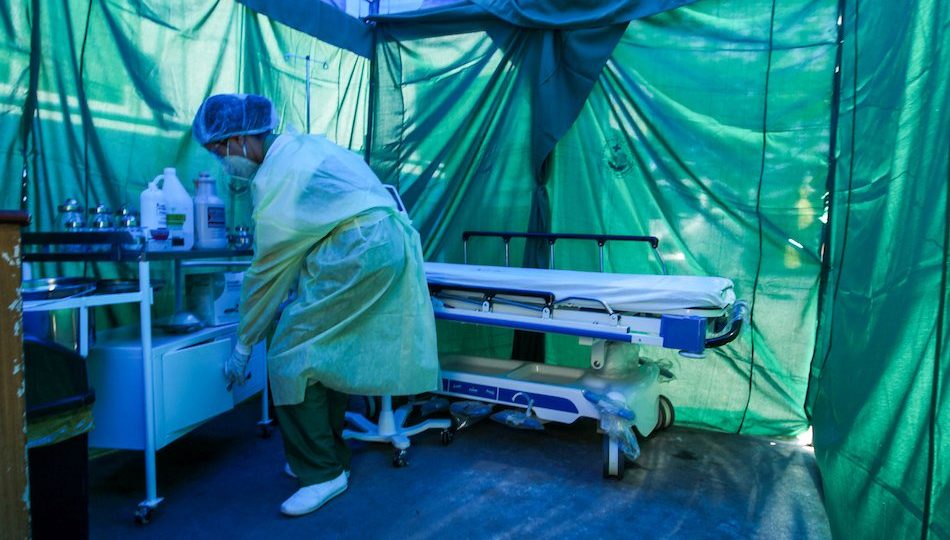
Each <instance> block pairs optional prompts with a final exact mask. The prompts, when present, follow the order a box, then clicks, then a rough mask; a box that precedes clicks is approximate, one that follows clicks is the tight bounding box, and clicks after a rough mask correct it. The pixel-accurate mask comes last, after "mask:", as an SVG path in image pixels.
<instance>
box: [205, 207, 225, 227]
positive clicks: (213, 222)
mask: <svg viewBox="0 0 950 540" xmlns="http://www.w3.org/2000/svg"><path fill="white" fill-rule="evenodd" d="M225 224H226V223H225V219H224V207H223V206H209V207H208V228H209V229H223V228H224V227H225Z"/></svg>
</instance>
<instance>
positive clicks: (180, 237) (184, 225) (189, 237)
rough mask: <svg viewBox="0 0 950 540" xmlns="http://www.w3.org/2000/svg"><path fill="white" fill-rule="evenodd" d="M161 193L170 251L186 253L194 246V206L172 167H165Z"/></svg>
mask: <svg viewBox="0 0 950 540" xmlns="http://www.w3.org/2000/svg"><path fill="white" fill-rule="evenodd" d="M158 178H163V179H164V181H163V183H162V192H163V193H164V194H165V224H166V226H167V227H168V240H169V243H170V246H169V248H168V249H170V250H172V251H187V250H189V249H191V248H192V247H194V245H195V206H194V203H193V202H192V200H191V196H190V195H188V191H187V190H185V186H183V185H181V182H180V181H179V180H178V176H177V175H176V174H175V168H174V167H166V168H165V172H164V174H162V175H161V176H158V177H156V180H157V179H158Z"/></svg>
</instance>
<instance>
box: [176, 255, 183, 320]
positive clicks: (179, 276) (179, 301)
mask: <svg viewBox="0 0 950 540" xmlns="http://www.w3.org/2000/svg"><path fill="white" fill-rule="evenodd" d="M184 279H185V273H184V272H183V271H182V268H181V260H179V259H175V313H179V312H181V310H182V307H183V306H184V305H185V294H184V291H183V289H182V285H183V283H182V282H183V281H184Z"/></svg>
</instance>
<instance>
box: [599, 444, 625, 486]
mask: <svg viewBox="0 0 950 540" xmlns="http://www.w3.org/2000/svg"><path fill="white" fill-rule="evenodd" d="M625 461H626V458H625V457H624V455H623V452H621V451H620V446H618V445H616V444H610V436H609V435H604V478H616V479H617V480H622V479H623V467H624V462H625Z"/></svg>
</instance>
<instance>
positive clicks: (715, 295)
mask: <svg viewBox="0 0 950 540" xmlns="http://www.w3.org/2000/svg"><path fill="white" fill-rule="evenodd" d="M425 272H426V279H427V280H428V281H429V284H436V285H441V286H446V287H448V286H451V285H456V286H467V287H478V288H489V289H492V288H494V289H509V290H511V289H516V290H530V291H541V292H548V293H551V294H553V295H554V298H555V300H556V301H560V300H564V299H566V298H571V297H583V298H595V299H597V300H600V301H603V302H606V303H607V304H608V305H609V306H610V307H611V308H612V309H614V310H616V311H632V312H647V313H650V312H665V311H670V310H678V309H722V308H725V307H727V306H729V305H731V304H732V303H733V302H735V299H736V295H735V292H734V291H733V285H732V281H731V280H729V279H726V278H721V277H703V276H655V275H638V274H608V273H600V272H577V271H573V270H542V269H536V268H506V267H503V266H476V265H471V264H449V263H436V262H427V263H425Z"/></svg>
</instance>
